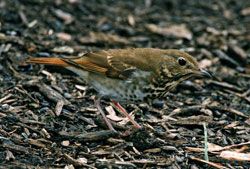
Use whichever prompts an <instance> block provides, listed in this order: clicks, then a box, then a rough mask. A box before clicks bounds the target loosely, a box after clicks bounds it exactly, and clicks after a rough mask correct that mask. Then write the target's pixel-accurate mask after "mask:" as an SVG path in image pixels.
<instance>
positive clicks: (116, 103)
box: [111, 100, 141, 129]
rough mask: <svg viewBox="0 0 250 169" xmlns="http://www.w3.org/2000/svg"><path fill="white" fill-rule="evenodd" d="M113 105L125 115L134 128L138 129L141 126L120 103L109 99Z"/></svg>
mask: <svg viewBox="0 0 250 169" xmlns="http://www.w3.org/2000/svg"><path fill="white" fill-rule="evenodd" d="M111 101H112V103H113V104H114V105H115V107H116V108H117V109H118V110H119V112H121V113H122V114H123V115H124V116H126V117H127V118H128V119H129V121H130V122H131V123H132V124H133V125H134V127H135V128H138V129H140V128H141V126H140V125H139V124H138V123H137V122H136V121H135V120H134V119H132V117H131V116H130V115H129V114H128V112H127V111H126V110H125V109H124V108H123V107H122V106H121V105H120V103H118V102H116V101H115V100H111Z"/></svg>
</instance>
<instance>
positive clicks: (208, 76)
mask: <svg viewBox="0 0 250 169" xmlns="http://www.w3.org/2000/svg"><path fill="white" fill-rule="evenodd" d="M199 74H200V75H201V76H202V77H207V78H212V75H211V74H210V73H208V71H206V70H204V69H200V73H199Z"/></svg>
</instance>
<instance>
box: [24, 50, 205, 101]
mask: <svg viewBox="0 0 250 169" xmlns="http://www.w3.org/2000/svg"><path fill="white" fill-rule="evenodd" d="M27 62H28V63H39V64H47V65H56V66H62V67H65V68H66V69H69V70H71V71H73V72H75V73H76V74H78V75H80V76H81V77H82V78H83V79H85V80H86V81H87V82H89V83H90V85H93V87H94V88H95V89H96V90H97V91H98V92H99V94H100V95H102V96H105V97H111V98H115V99H118V100H126V101H128V100H130V101H141V100H143V99H145V98H147V99H154V98H162V97H164V96H165V95H166V93H167V92H168V91H169V90H171V89H172V88H174V87H175V86H176V85H178V84H179V83H180V82H182V81H184V80H186V79H188V78H190V77H193V76H202V75H208V73H206V72H205V71H203V70H201V69H199V66H198V63H197V61H196V60H195V58H193V57H192V56H190V55H189V54H187V53H185V52H181V51H179V50H174V49H168V50H162V49H154V48H135V49H110V50H101V51H98V52H90V53H86V54H85V55H84V56H82V57H72V58H67V59H66V58H29V59H28V60H27Z"/></svg>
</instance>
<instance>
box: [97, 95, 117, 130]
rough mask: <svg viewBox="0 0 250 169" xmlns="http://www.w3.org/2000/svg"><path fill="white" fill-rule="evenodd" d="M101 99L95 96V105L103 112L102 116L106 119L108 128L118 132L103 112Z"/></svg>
mask: <svg viewBox="0 0 250 169" xmlns="http://www.w3.org/2000/svg"><path fill="white" fill-rule="evenodd" d="M100 100H101V99H100V98H97V99H96V98H95V99H94V102H95V106H96V108H97V110H98V111H99V112H100V113H101V115H102V118H103V119H104V121H105V123H106V124H107V126H108V128H109V129H110V130H112V131H114V132H116V130H115V129H114V127H113V126H112V124H111V123H110V121H109V119H108V118H107V117H106V115H105V113H104V112H103V110H102V108H101V105H100V103H101V101H100Z"/></svg>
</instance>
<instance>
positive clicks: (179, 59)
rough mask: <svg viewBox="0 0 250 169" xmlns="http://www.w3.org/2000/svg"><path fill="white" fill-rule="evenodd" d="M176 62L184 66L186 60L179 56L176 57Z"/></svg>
mask: <svg viewBox="0 0 250 169" xmlns="http://www.w3.org/2000/svg"><path fill="white" fill-rule="evenodd" d="M178 63H179V65H181V66H185V65H186V63H187V61H186V60H185V59H184V58H183V57H180V58H178Z"/></svg>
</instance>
